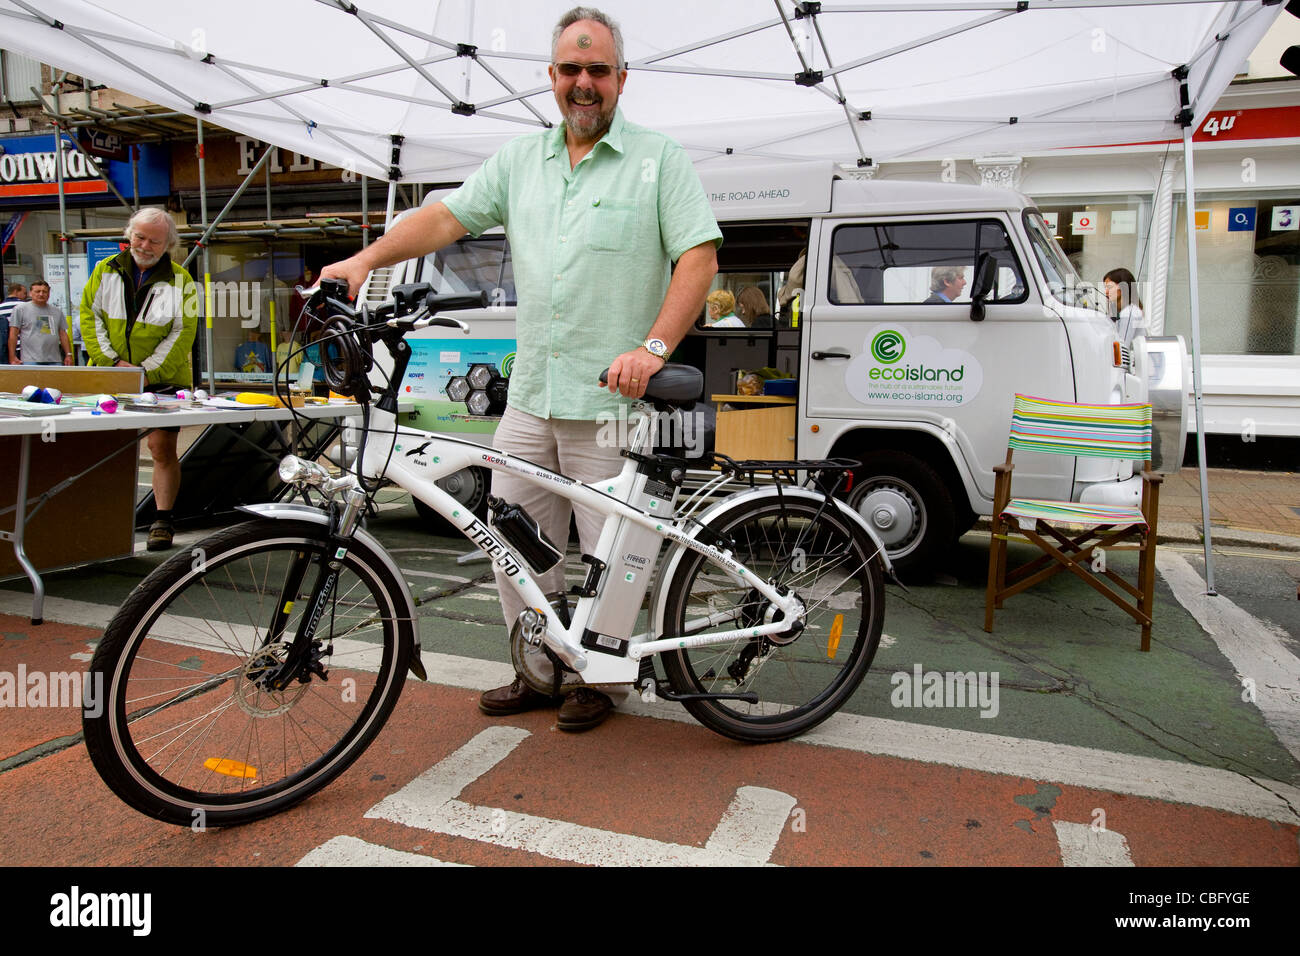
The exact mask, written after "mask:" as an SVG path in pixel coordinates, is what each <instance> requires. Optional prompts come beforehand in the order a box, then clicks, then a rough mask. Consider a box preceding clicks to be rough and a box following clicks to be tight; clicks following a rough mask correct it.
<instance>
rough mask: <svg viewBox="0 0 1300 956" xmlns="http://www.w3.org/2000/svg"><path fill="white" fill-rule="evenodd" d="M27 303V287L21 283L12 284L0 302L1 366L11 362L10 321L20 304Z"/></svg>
mask: <svg viewBox="0 0 1300 956" xmlns="http://www.w3.org/2000/svg"><path fill="white" fill-rule="evenodd" d="M26 301H27V286H25V285H23V284H22V283H21V282H11V283H9V285H8V287H7V288H6V289H5V298H4V301H3V302H0V365H6V364H8V362H9V319H10V317H11V316H12V315H13V311H14V309H16V308H17V307H18V304H19V303H20V302H26Z"/></svg>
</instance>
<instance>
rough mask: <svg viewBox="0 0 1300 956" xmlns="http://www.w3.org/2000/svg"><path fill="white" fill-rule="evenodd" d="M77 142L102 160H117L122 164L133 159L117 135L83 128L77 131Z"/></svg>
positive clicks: (91, 128)
mask: <svg viewBox="0 0 1300 956" xmlns="http://www.w3.org/2000/svg"><path fill="white" fill-rule="evenodd" d="M77 142H78V143H80V144H81V148H82V149H84V150H85V151H86V152H88V153H89V154H90V155H91V156H98V157H99V158H100V159H116V160H117V161H118V162H122V163H125V162H128V161H130V159H131V156H130V154H129V153H128V152H127V149H126V144H125V143H124V142H123V141H122V137H121V136H119V135H118V134H117V133H110V132H108V131H107V130H102V129H94V128H93V127H87V126H83V127H81V128H80V129H78V130H77Z"/></svg>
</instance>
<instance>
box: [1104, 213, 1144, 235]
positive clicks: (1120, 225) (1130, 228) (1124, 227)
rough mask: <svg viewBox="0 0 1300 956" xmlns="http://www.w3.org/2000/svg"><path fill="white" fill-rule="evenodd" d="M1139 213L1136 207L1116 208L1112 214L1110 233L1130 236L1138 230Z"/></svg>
mask: <svg viewBox="0 0 1300 956" xmlns="http://www.w3.org/2000/svg"><path fill="white" fill-rule="evenodd" d="M1137 228H1138V214H1137V210H1136V209H1116V210H1115V211H1114V212H1112V213H1111V214H1110V234H1111V235H1112V236H1129V235H1133V234H1134V233H1136V232H1137Z"/></svg>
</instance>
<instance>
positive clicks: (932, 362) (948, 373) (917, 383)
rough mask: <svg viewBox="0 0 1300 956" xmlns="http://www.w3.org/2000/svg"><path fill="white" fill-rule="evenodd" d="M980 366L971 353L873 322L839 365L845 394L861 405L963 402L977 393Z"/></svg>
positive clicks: (981, 375)
mask: <svg viewBox="0 0 1300 956" xmlns="http://www.w3.org/2000/svg"><path fill="white" fill-rule="evenodd" d="M983 384H984V371H983V369H982V368H981V367H980V363H979V362H978V361H977V360H976V358H975V356H973V355H971V354H970V353H969V352H966V351H963V350H961V349H952V348H945V347H944V346H943V345H942V344H941V343H940V342H939V340H938V339H935V338H933V337H932V336H928V335H914V334H911V333H909V332H908V331H907V329H906V328H889V327H883V326H877V327H876V328H874V329H872V330H870V331H869V332H868V333H867V336H866V338H865V339H864V340H863V343H862V351H861V352H860V353H859V354H858V355H857V356H856V357H855V358H854V359H853V361H851V362H850V363H849V365H848V366H847V367H846V368H845V370H844V385H845V388H846V389H847V390H848V393H849V394H850V395H852V396H853V397H854V398H855V399H857V400H858V401H859V402H861V403H862V404H863V405H909V406H918V405H938V406H943V407H947V408H952V407H955V406H957V405H964V404H965V403H966V402H969V401H971V400H972V399H973V398H974V397H975V396H976V395H978V394H979V390H980V387H981V386H982V385H983Z"/></svg>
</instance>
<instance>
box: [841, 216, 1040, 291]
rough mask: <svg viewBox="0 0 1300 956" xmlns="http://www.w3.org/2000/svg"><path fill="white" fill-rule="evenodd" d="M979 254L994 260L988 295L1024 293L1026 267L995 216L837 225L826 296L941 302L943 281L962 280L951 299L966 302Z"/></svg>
mask: <svg viewBox="0 0 1300 956" xmlns="http://www.w3.org/2000/svg"><path fill="white" fill-rule="evenodd" d="M983 253H988V254H990V255H992V256H993V257H994V259H995V260H996V262H997V265H998V271H997V284H996V286H995V288H994V291H993V294H992V296H991V297H990V298H991V299H993V300H995V301H1002V302H1014V301H1022V300H1023V299H1024V298H1025V294H1026V293H1025V283H1024V272H1023V270H1022V268H1021V266H1020V263H1019V261H1018V260H1017V258H1016V254H1015V252H1014V251H1013V249H1012V246H1011V241H1010V238H1009V237H1008V236H1007V233H1006V230H1005V229H1004V228H1003V226H1002V224H1001V223H1000V222H997V221H992V220H986V221H965V222H912V223H872V224H870V225H851V226H841V227H839V228H838V229H836V230H835V234H834V237H833V239H832V244H831V265H830V269H831V275H830V281H829V283H828V288H829V293H828V295H829V299H830V301H831V302H832V303H834V304H836V305H856V304H865V305H909V304H910V305H916V304H919V303H927V302H930V303H942V302H943V301H944V299H942V298H936V297H935V293H936V284H937V283H940V282H941V280H945V279H946V280H947V281H949V282H952V280H953V279H954V278H955V277H959V278H960V279H961V280H964V281H960V282H957V283H956V285H960V287H961V290H960V292H959V293H958V294H956V295H955V296H953V297H951V300H952V301H955V302H969V301H970V296H969V294H968V286H969V283H970V279H971V276H972V273H973V272H974V267H975V262H976V260H977V259H978V258H979V256H980V255H981V254H983Z"/></svg>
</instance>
